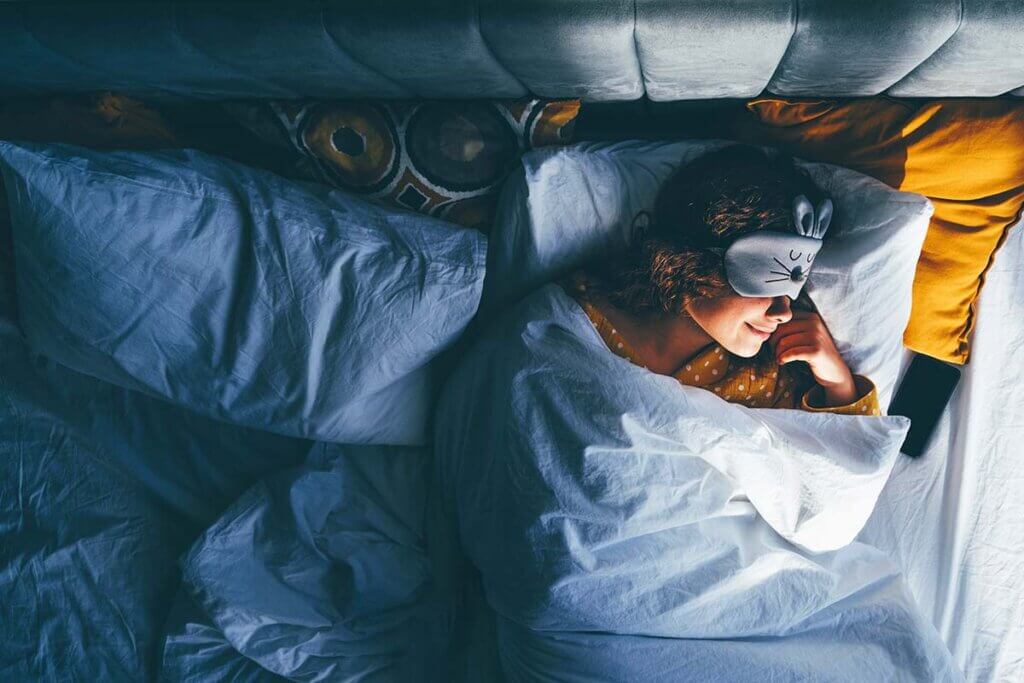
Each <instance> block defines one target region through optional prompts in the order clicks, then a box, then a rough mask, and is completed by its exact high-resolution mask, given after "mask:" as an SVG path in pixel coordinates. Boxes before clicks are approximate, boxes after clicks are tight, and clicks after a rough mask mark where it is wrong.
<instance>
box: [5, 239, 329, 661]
mask: <svg viewBox="0 0 1024 683" xmlns="http://www.w3.org/2000/svg"><path fill="white" fill-rule="evenodd" d="M13 293H14V283H13V277H12V259H11V243H10V234H9V232H8V228H7V227H6V226H5V225H4V224H3V222H2V221H0V638H2V641H3V646H2V647H0V679H3V680H5V681H54V680H85V681H93V680H95V681H100V680H109V681H122V680H124V681H128V680H131V681H136V680H150V679H152V678H154V677H155V674H156V672H157V671H158V661H159V657H160V647H161V643H162V640H163V634H162V631H163V626H164V621H165V619H166V617H167V610H168V607H169V605H170V604H171V602H172V600H173V597H174V595H175V593H176V591H177V590H178V585H179V583H180V578H179V572H178V569H177V567H176V561H177V558H178V556H179V555H180V554H181V553H183V552H184V551H185V550H187V548H188V547H189V545H190V544H191V543H192V542H193V541H194V539H195V537H196V536H197V535H198V534H199V533H201V531H202V530H203V529H204V528H205V527H206V526H207V525H209V524H210V523H211V522H213V521H214V520H215V519H216V517H217V516H218V515H219V514H220V513H221V512H222V511H223V509H224V508H225V507H226V506H227V505H228V504H229V503H230V502H231V501H232V500H234V499H235V498H237V497H238V495H239V494H240V493H241V492H242V491H244V490H245V489H246V488H247V487H248V486H250V485H251V484H252V483H253V482H254V481H256V480H257V479H258V478H259V477H260V476H261V475H263V474H265V473H267V472H268V471H271V470H273V469H276V468H279V467H281V466H283V465H287V464H289V463H299V462H301V461H302V460H303V459H304V457H305V455H306V453H307V452H308V451H309V449H310V446H311V444H310V442H307V441H302V440H298V439H289V438H285V437H280V436H275V435H271V434H266V433H263V432H256V431H253V430H246V429H242V428H239V427H234V426H232V425H228V424H225V423H223V422H218V421H215V420H212V419H210V418H205V417H202V416H200V415H197V414H195V413H192V412H190V411H188V410H185V409H183V408H177V407H174V406H171V405H169V404H167V403H165V402H163V401H159V400H157V399H153V398H149V397H146V396H143V395H141V394H137V393H134V392H131V391H127V390H124V389H120V388H118V387H114V386H113V385H110V384H106V383H104V382H101V381H98V380H96V379H93V378H92V377H88V376H85V375H81V374H78V373H76V372H72V371H71V370H68V369H67V368H64V367H62V366H60V365H58V364H56V363H54V362H52V361H49V360H46V359H45V358H42V357H40V356H38V355H35V354H32V353H30V351H29V350H28V348H27V346H26V345H25V343H24V340H23V338H22V336H21V331H20V329H19V327H18V326H17V324H16V318H15V313H16V309H15V301H14V296H13Z"/></svg>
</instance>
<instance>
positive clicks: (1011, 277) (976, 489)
mask: <svg viewBox="0 0 1024 683" xmlns="http://www.w3.org/2000/svg"><path fill="white" fill-rule="evenodd" d="M861 539H862V540H865V541H866V542H868V543H871V544H872V545H875V546H877V547H879V548H881V549H883V550H886V551H888V552H889V553H891V555H892V557H893V558H894V559H895V560H896V561H897V562H898V563H899V564H900V565H901V566H903V567H904V570H905V572H906V578H907V581H908V583H909V585H910V588H911V591H912V592H913V594H914V597H915V598H916V600H917V602H918V604H919V606H920V608H921V610H922V611H923V612H924V614H925V615H926V616H929V617H930V618H931V619H932V621H933V623H934V624H935V626H936V628H937V629H938V631H939V633H940V634H941V635H942V637H943V639H944V640H945V641H946V643H947V645H948V646H949V648H950V650H951V651H952V653H953V658H954V661H956V662H957V664H958V665H959V666H960V668H961V670H962V671H963V673H964V675H965V676H966V678H967V680H968V681H1006V682H1011V681H1012V682H1015V683H1016V682H1019V681H1024V221H1022V223H1021V224H1019V225H1017V226H1016V227H1015V228H1014V229H1013V230H1012V231H1011V232H1010V235H1009V237H1008V239H1007V241H1006V243H1005V244H1004V245H1003V247H1002V248H1001V249H1000V251H999V253H998V254H997V256H996V260H995V263H994V264H993V267H992V268H991V270H990V272H989V275H988V278H987V281H986V283H985V287H984V289H983V293H982V296H981V300H980V304H979V311H978V320H977V325H976V328H975V332H974V340H973V351H972V356H971V361H970V363H969V364H968V365H967V366H966V367H965V368H964V373H963V376H962V378H961V381H960V385H959V386H958V388H957V390H956V391H955V393H954V395H953V398H952V400H951V401H950V404H949V406H947V408H946V412H945V414H944V415H943V417H942V419H941V421H940V424H939V426H938V429H937V432H936V434H935V437H934V439H933V441H932V442H931V444H930V446H929V448H928V450H927V451H926V453H925V454H924V455H923V456H922V457H921V458H920V459H918V460H911V459H910V458H906V457H901V458H900V459H899V461H898V462H897V465H896V468H895V469H894V471H893V474H892V477H891V478H890V481H889V483H888V484H887V486H886V488H885V490H884V491H883V493H882V496H881V498H880V500H879V504H878V506H877V508H876V510H875V514H874V515H873V516H872V518H871V520H870V521H869V523H868V526H867V527H866V528H865V530H864V532H863V533H862V534H861Z"/></svg>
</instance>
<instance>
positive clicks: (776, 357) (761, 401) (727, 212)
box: [563, 146, 879, 415]
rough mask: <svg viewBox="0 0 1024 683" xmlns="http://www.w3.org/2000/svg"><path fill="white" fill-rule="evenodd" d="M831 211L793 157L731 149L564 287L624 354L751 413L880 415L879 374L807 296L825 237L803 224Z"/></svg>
mask: <svg viewBox="0 0 1024 683" xmlns="http://www.w3.org/2000/svg"><path fill="white" fill-rule="evenodd" d="M830 217H831V202H830V200H828V199H827V198H825V197H824V196H823V193H822V191H821V190H820V189H819V188H818V187H817V186H816V185H815V184H814V183H813V181H812V180H811V179H810V177H809V176H808V175H807V174H806V173H805V172H803V171H801V170H800V169H798V168H796V166H795V165H794V164H793V162H792V160H791V159H790V158H788V157H777V158H771V157H769V156H768V155H766V154H765V153H764V152H762V151H761V150H759V149H756V148H754V147H747V146H733V147H728V148H726V149H724V150H721V151H717V152H712V153H709V154H706V155H704V156H702V157H699V158H697V159H696V160H694V161H693V162H691V163H689V164H688V165H686V166H684V167H682V168H681V169H680V170H679V171H678V172H677V173H676V174H675V175H674V176H672V177H671V178H670V179H669V180H668V182H666V184H665V185H664V186H663V187H662V189H661V191H660V193H659V195H658V198H657V201H656V204H655V210H654V217H653V222H652V225H651V226H650V227H649V228H648V229H647V230H646V232H645V234H642V235H640V236H639V239H637V240H636V242H635V246H634V247H633V249H632V250H631V251H630V252H628V253H626V254H625V255H623V254H614V255H613V256H612V257H611V258H607V259H605V260H604V261H603V262H598V263H594V264H592V265H591V266H590V267H588V268H586V269H584V270H581V271H577V272H576V273H574V274H573V275H572V276H571V277H570V278H568V279H567V281H566V282H565V283H563V286H565V288H566V289H567V291H568V292H569V294H570V295H571V296H573V298H575V299H576V301H577V302H578V303H579V304H580V305H581V306H582V307H583V309H584V310H585V311H586V313H587V316H588V317H589V318H590V319H591V321H592V322H593V323H594V326H595V327H596V328H597V330H598V332H599V333H600V334H601V337H602V338H603V339H604V341H605V342H606V343H607V345H608V347H609V348H610V349H611V350H612V351H613V352H614V353H617V354H618V355H620V356H622V357H624V358H626V359H627V360H629V361H631V362H633V363H636V364H638V365H641V366H643V367H646V368H647V369H649V370H651V371H652V372H656V373H659V374H663V375H670V376H672V377H675V378H676V379H678V380H679V381H680V382H682V383H684V384H687V385H689V386H695V387H703V388H705V389H707V390H708V391H713V392H715V393H716V394H718V395H719V396H721V397H722V398H723V399H725V400H727V401H731V402H735V403H741V404H743V405H746V406H748V407H751V408H801V409H803V410H806V411H812V412H813V411H829V412H835V413H843V414H868V415H878V414H879V406H878V398H877V395H876V392H875V389H874V386H873V384H872V383H871V381H870V380H869V379H867V378H866V377H861V376H859V375H854V374H852V373H851V372H850V369H849V368H848V367H847V366H846V363H845V362H844V361H843V359H842V357H841V356H840V355H839V352H838V351H837V350H836V346H835V343H834V342H833V340H832V336H831V335H830V334H829V331H828V328H827V327H826V326H825V323H824V321H822V319H821V316H819V315H818V314H817V313H816V312H814V311H813V310H810V309H811V307H810V306H809V305H806V300H805V299H802V298H799V297H800V293H801V290H802V288H803V284H804V282H805V281H806V277H807V273H808V272H809V271H810V269H811V266H812V265H813V259H814V253H816V251H817V249H816V245H815V242H816V241H817V240H813V239H807V238H806V237H805V236H802V235H799V234H798V231H799V230H801V229H803V228H802V227H801V224H802V223H806V225H807V226H809V229H810V230H813V229H814V228H815V226H817V227H818V229H819V231H820V232H821V233H824V231H825V230H826V229H827V227H828V220H829V218H830ZM759 233H760V234H759ZM768 233H781V234H782V235H783V236H784V237H782V236H780V239H781V241H779V240H774V241H773V240H771V239H767V238H769V237H770V235H769V234H768ZM744 237H746V238H747V239H746V240H744V241H742V242H739V241H738V240H740V238H744ZM801 241H803V242H801ZM734 245H735V248H733V249H730V247H733V246H734ZM790 247H793V248H790ZM758 250H760V251H759V252H758ZM745 258H746V260H745ZM794 299H797V306H796V307H794V305H793V304H794ZM800 304H804V305H803V306H802V307H801V306H800ZM795 361H803V363H795Z"/></svg>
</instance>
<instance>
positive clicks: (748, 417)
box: [428, 147, 955, 682]
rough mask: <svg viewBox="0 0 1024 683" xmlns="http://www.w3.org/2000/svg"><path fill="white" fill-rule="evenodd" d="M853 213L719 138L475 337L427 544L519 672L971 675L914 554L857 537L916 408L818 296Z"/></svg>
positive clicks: (448, 406) (441, 462) (441, 407)
mask: <svg viewBox="0 0 1024 683" xmlns="http://www.w3.org/2000/svg"><path fill="white" fill-rule="evenodd" d="M831 214H832V203H831V201H830V200H829V199H828V198H827V197H824V196H823V193H822V191H821V190H820V189H819V188H818V187H816V186H815V185H814V183H812V182H811V180H810V179H809V178H808V177H807V176H805V175H804V174H803V173H802V172H800V171H799V170H798V169H797V168H795V167H794V164H793V162H792V161H790V160H787V159H784V158H781V159H780V158H777V157H769V156H766V155H765V154H763V153H761V152H760V151H758V150H756V149H751V148H742V147H740V148H737V147H733V148H729V149H726V150H725V151H720V152H715V153H711V154H707V155H705V156H703V157H700V158H698V159H696V160H695V161H693V162H691V163H689V164H687V165H686V166H684V167H683V168H682V169H681V170H680V171H679V172H678V173H677V174H676V175H675V176H674V177H672V178H671V179H670V180H669V181H668V182H667V183H666V184H665V186H664V189H663V190H662V191H661V192H660V194H659V196H658V198H657V201H656V202H655V207H654V211H653V220H652V221H651V225H650V226H649V227H648V229H647V232H646V234H644V235H642V236H641V238H640V239H639V240H638V241H636V242H635V247H632V248H631V249H629V250H623V253H619V254H613V255H610V256H609V257H608V258H605V259H603V260H601V261H599V262H595V263H593V264H591V265H589V266H588V267H586V268H584V269H583V270H581V271H579V272H577V273H575V274H573V275H572V276H570V277H569V278H567V280H566V282H564V283H560V284H561V286H559V284H548V285H545V286H543V287H541V288H539V289H537V290H536V291H534V292H532V293H531V294H530V295H528V296H527V297H526V298H524V299H523V300H522V301H521V302H519V303H518V304H517V305H516V306H514V307H512V308H510V309H509V310H507V311H504V312H503V315H501V316H497V317H495V319H494V320H492V321H490V324H489V325H488V326H487V327H486V328H485V329H483V330H482V331H481V333H480V334H479V336H477V337H475V338H474V339H473V340H472V343H470V344H468V345H467V346H466V348H465V349H464V350H463V352H462V353H461V354H460V358H459V360H458V363H457V364H456V367H455V369H454V370H453V372H452V373H451V374H450V375H449V378H448V381H447V382H446V383H445V386H444V389H443V390H442V392H441V395H440V396H439V399H438V403H437V407H436V412H435V421H434V444H433V446H434V448H433V456H434V477H435V488H434V489H433V495H432V498H431V506H432V508H431V509H432V513H431V514H432V518H433V519H436V520H438V521H439V523H438V524H437V525H435V526H432V534H431V540H430V543H429V544H428V545H429V546H430V547H431V548H432V561H433V562H434V563H435V565H434V566H435V567H441V566H442V564H443V563H444V562H445V560H444V558H445V557H448V555H446V553H445V552H443V549H446V548H453V549H455V548H457V549H458V551H459V552H458V553H453V555H455V554H457V555H458V556H459V558H460V559H459V561H458V562H456V563H454V564H453V565H452V566H453V569H452V574H453V575H454V574H456V573H457V572H459V571H462V569H463V568H467V567H470V566H472V567H473V568H474V571H475V572H478V574H479V580H480V583H481V586H482V588H483V591H482V597H481V598H480V599H483V600H486V604H487V606H488V611H489V612H490V611H493V613H494V614H496V615H497V617H496V620H495V623H496V630H497V640H498V651H499V653H500V660H501V664H502V667H503V668H504V669H505V673H506V678H507V679H508V680H512V681H519V680H530V681H533V680H602V681H636V680H643V681H666V682H668V681H678V680H753V679H759V678H764V672H766V671H768V672H771V673H772V674H773V676H774V677H775V678H777V679H779V680H810V679H814V680H817V679H818V678H820V676H817V675H816V673H818V672H819V671H818V667H819V666H820V664H818V662H827V663H828V666H829V669H828V672H827V675H828V676H829V677H830V679H832V680H921V681H925V680H927V681H933V680H955V679H954V678H950V677H949V676H947V675H946V673H945V672H946V670H947V668H948V658H945V657H946V655H944V654H941V653H942V652H943V646H942V643H941V641H940V639H939V637H938V635H937V634H936V633H935V632H934V629H933V628H932V627H931V626H930V625H929V624H928V623H927V622H926V620H924V618H923V617H922V616H921V615H920V613H919V612H918V611H917V610H916V608H915V607H914V605H913V601H912V599H911V598H910V597H909V593H908V592H907V590H906V587H905V586H904V585H903V584H901V583H900V574H899V571H898V569H896V568H895V567H894V566H893V565H892V564H891V562H889V560H888V559H886V558H885V556H884V555H882V553H880V552H878V551H876V550H874V549H872V548H869V547H868V546H866V545H863V544H860V543H854V542H853V541H854V540H855V538H856V536H857V534H858V533H859V531H860V529H861V528H862V527H863V525H864V523H865V521H866V520H867V518H868V516H869V515H870V514H871V512H872V510H873V508H874V503H875V500H876V499H877V497H878V494H879V492H880V491H881V489H882V487H883V486H884V484H885V482H886V481H887V479H888V475H889V472H890V471H891V469H892V466H893V463H894V462H895V460H896V457H897V455H898V452H899V446H900V444H901V443H902V440H903V436H904V434H905V430H906V420H905V418H899V417H887V416H880V415H877V413H878V400H877V398H876V395H875V390H874V387H873V385H872V383H871V382H870V381H869V380H868V379H867V378H865V377H859V376H857V375H855V374H853V373H851V371H850V369H849V368H848V367H847V365H846V363H845V362H844V361H843V359H842V358H841V357H840V355H839V353H838V351H837V350H836V344H835V343H834V342H833V340H832V337H831V336H830V334H829V332H828V330H827V329H826V327H825V324H824V322H822V320H821V318H820V317H819V316H818V315H817V314H816V313H813V312H811V307H810V304H809V303H806V304H805V303H804V301H803V299H802V298H801V291H802V289H803V285H804V281H805V280H806V276H807V273H808V271H809V270H810V269H811V268H812V266H813V264H814V261H815V257H816V255H817V253H818V250H819V249H820V247H821V245H822V238H823V237H824V236H825V234H826V232H827V230H828V226H829V222H830V220H831ZM645 368H646V369H645ZM673 378H674V379H673ZM676 380H678V381H676ZM721 399H726V401H725V402H723V400H721ZM749 408H754V409H753V410H751V409H749ZM760 408H798V410H759V409H760ZM835 413H852V414H853V415H849V414H845V415H837V414H835ZM463 560H465V561H463ZM438 575H445V576H447V575H448V574H447V573H446V572H445V571H438ZM474 580H475V579H474ZM464 585H467V582H466V581H463V580H461V579H453V580H451V581H450V582H446V583H445V584H444V588H443V590H444V591H449V592H451V593H452V594H453V595H454V594H458V595H461V593H459V591H460V590H461V587H462V586H464ZM467 630H471V629H467Z"/></svg>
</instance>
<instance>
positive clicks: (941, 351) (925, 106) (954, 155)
mask: <svg viewBox="0 0 1024 683" xmlns="http://www.w3.org/2000/svg"><path fill="white" fill-rule="evenodd" d="M747 110H748V112H747V113H746V114H745V116H742V117H740V118H739V120H738V122H737V126H736V131H735V132H736V135H737V137H738V138H739V139H742V140H745V141H748V142H752V143H756V144H773V145H776V146H778V147H780V148H782V149H785V150H786V151H787V152H789V153H791V154H793V155H795V156H800V157H803V158H806V159H815V160H819V161H825V162H828V163H834V164H839V165H842V166H846V167H848V168H853V169H855V170H858V171H861V172H862V173H866V174H868V175H872V176H874V177H876V178H878V179H879V180H882V181H883V182H885V183H888V184H889V185H892V186H893V187H896V188H898V189H900V190H905V191H907V192H916V193H918V194H922V195H925V196H926V197H928V198H929V199H930V200H931V201H932V203H933V204H934V205H935V214H934V216H933V217H932V221H931V225H930V227H929V229H928V234H927V236H926V237H925V241H924V246H923V248H922V250H921V258H920V260H919V261H918V265H917V273H916V276H915V278H914V299H913V310H912V312H911V316H910V323H909V325H908V326H907V330H906V332H905V333H904V336H903V340H904V343H905V344H906V346H907V347H908V348H910V349H913V350H915V351H918V352H920V353H924V354H927V355H929V356H932V357H934V358H938V359H941V360H946V361H950V362H953V363H960V364H962V363H966V362H967V359H968V354H969V339H970V332H971V327H972V325H973V322H974V306H975V301H976V300H977V298H978V293H979V291H980V289H981V285H982V283H983V282H984V277H985V271H986V270H987V268H988V266H989V264H990V263H991V261H992V255H993V254H994V253H995V251H996V249H997V248H998V247H999V245H1000V244H1001V243H1002V241H1003V239H1004V237H1005V235H1006V232H1007V229H1008V228H1009V227H1010V226H1012V225H1014V224H1015V223H1016V222H1017V220H1018V219H1019V217H1020V214H1021V206H1022V205H1024V102H1017V101H1013V100H1007V99H984V100H971V99H958V100H952V99H947V100H933V101H924V102H922V101H897V100H892V99H889V98H884V97H882V98H872V99H863V100H788V99H783V98H773V97H768V98H760V99H756V100H753V101H751V102H749V103H748V104H747Z"/></svg>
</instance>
